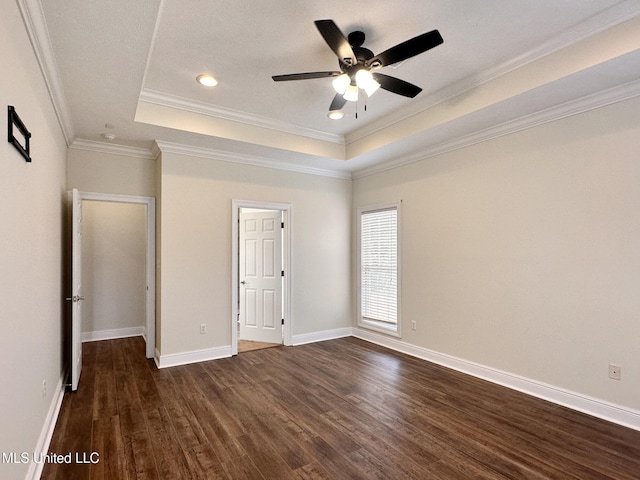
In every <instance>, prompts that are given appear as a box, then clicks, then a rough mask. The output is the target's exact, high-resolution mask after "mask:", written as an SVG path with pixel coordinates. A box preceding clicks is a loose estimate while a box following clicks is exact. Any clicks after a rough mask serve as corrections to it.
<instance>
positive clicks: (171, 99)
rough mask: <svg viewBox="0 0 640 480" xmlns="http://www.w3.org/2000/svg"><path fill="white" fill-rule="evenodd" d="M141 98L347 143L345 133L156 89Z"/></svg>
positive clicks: (192, 110)
mask: <svg viewBox="0 0 640 480" xmlns="http://www.w3.org/2000/svg"><path fill="white" fill-rule="evenodd" d="M140 100H142V101H144V102H147V103H151V104H154V105H161V106H163V107H169V108H177V109H179V110H185V111H187V112H193V113H198V114H201V115H207V116H210V117H216V118H220V119H223V120H229V121H232V122H238V123H243V124H246V125H252V126H255V127H262V128H268V129H271V130H276V131H281V132H285V133H288V134H294V135H300V136H302V137H308V138H313V139H316V140H321V141H323V142H329V143H335V144H338V145H342V146H344V145H345V138H344V136H343V135H335V134H332V133H327V132H321V131H319V130H315V129H312V128H306V127H301V126H299V125H293V124H291V123H287V122H282V121H279V120H274V119H272V118H267V117H262V116H259V115H252V114H249V113H245V112H239V111H237V110H233V109H230V108H223V107H219V106H215V105H211V104H208V103H204V102H197V101H194V100H189V99H186V98H183V97H179V96H176V95H169V94H166V93H162V92H157V91H154V90H148V89H143V90H142V92H140Z"/></svg>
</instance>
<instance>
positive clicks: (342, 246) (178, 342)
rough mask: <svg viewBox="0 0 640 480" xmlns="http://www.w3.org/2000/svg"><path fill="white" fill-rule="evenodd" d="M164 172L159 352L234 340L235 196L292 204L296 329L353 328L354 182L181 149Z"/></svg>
mask: <svg viewBox="0 0 640 480" xmlns="http://www.w3.org/2000/svg"><path fill="white" fill-rule="evenodd" d="M161 175H162V179H161V186H160V190H161V192H162V195H161V202H160V204H161V213H160V217H161V221H160V224H161V225H162V230H161V237H162V238H161V242H160V245H161V247H160V269H159V271H160V272H161V279H160V282H159V283H160V284H161V293H160V302H161V309H160V311H161V315H162V318H161V322H159V323H160V325H161V327H160V328H161V330H162V332H161V335H160V339H161V343H160V353H161V355H163V356H164V355H168V354H176V353H184V352H192V351H198V350H206V349H211V348H216V347H225V346H228V347H230V345H231V202H232V200H233V199H238V200H253V201H262V202H273V203H288V204H291V205H292V243H293V245H292V256H293V268H292V272H290V274H291V275H292V292H291V296H292V320H293V325H294V326H293V335H294V337H295V336H296V335H303V334H307V333H313V332H320V331H326V330H334V329H339V328H348V327H350V326H351V320H352V302H351V272H350V258H351V252H350V243H351V233H350V232H351V213H350V210H351V208H350V205H351V181H350V180H344V179H336V178H328V177H321V176H314V175H308V174H302V173H293V172H286V171H283V170H273V169H267V168H261V167H255V166H248V165H240V164H232V163H227V162H223V161H217V160H212V159H205V158H196V157H189V156H185V155H179V154H175V153H163V154H162V159H161ZM201 323H207V325H208V333H207V334H206V335H200V333H199V325H200V324H201Z"/></svg>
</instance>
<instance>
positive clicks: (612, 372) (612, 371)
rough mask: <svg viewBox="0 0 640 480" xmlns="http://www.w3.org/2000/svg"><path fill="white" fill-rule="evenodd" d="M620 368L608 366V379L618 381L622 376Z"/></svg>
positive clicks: (618, 366)
mask: <svg viewBox="0 0 640 480" xmlns="http://www.w3.org/2000/svg"><path fill="white" fill-rule="evenodd" d="M621 370H622V368H621V367H620V365H613V364H611V363H610V364H609V378H613V379H614V380H620V379H621V375H622V371H621Z"/></svg>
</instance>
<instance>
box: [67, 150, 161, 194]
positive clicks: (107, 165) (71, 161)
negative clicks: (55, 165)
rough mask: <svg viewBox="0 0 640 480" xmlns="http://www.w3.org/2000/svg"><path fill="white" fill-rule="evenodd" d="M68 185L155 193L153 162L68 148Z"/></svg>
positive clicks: (86, 189) (90, 189) (92, 189)
mask: <svg viewBox="0 0 640 480" xmlns="http://www.w3.org/2000/svg"><path fill="white" fill-rule="evenodd" d="M67 162H68V163H67V165H68V173H67V184H68V185H69V188H70V189H71V188H77V189H78V190H82V191H84V192H95V193H111V194H118V195H140V196H145V197H155V196H156V184H157V179H156V161H155V160H152V159H149V158H143V157H140V156H135V155H118V154H115V153H109V152H108V151H104V152H98V151H92V150H86V149H81V148H75V147H72V148H69V154H68V158H67Z"/></svg>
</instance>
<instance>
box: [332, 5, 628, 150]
mask: <svg viewBox="0 0 640 480" xmlns="http://www.w3.org/2000/svg"><path fill="white" fill-rule="evenodd" d="M638 15H640V0H626V1H623V2H621V3H619V4H617V5H614V6H613V7H611V8H608V9H607V10H604V11H603V12H601V13H599V14H598V15H595V16H593V17H590V18H588V19H586V20H585V21H584V22H581V23H579V24H577V25H574V26H573V27H571V28H569V29H567V30H564V31H563V32H562V33H561V34H559V35H557V36H555V37H554V38H552V39H550V40H549V41H547V42H545V43H543V44H541V45H538V46H537V47H535V48H534V49H532V50H529V51H528V52H525V53H523V54H522V55H519V56H517V57H515V58H511V59H509V60H507V61H505V62H503V63H500V64H498V65H494V66H493V67H491V68H488V69H486V70H483V71H481V72H478V73H477V74H474V75H472V76H470V77H466V78H463V79H461V80H460V81H458V82H455V83H452V84H451V85H448V86H446V87H445V88H442V89H440V90H438V91H436V92H434V93H433V94H431V95H429V96H427V97H425V98H424V99H421V100H420V101H417V102H414V103H412V104H409V105H408V106H407V107H406V108H403V109H401V110H399V111H397V112H394V113H391V114H389V115H387V117H386V118H385V119H383V120H380V121H377V122H373V123H371V124H369V125H367V126H364V127H362V128H360V129H358V130H355V131H353V132H350V133H348V134H347V135H346V136H345V138H346V144H347V145H349V144H351V143H354V142H357V141H359V140H362V139H363V138H366V137H368V136H371V135H375V134H377V133H379V132H380V131H382V130H384V129H385V128H388V127H390V126H391V125H394V124H396V123H399V122H401V121H403V120H406V119H408V118H410V117H412V116H414V115H417V114H419V113H422V112H425V111H427V110H429V109H430V108H433V107H435V106H436V105H440V104H442V103H445V102H447V101H450V100H452V99H454V98H455V97H458V96H460V95H464V94H466V93H467V92H470V91H472V90H473V89H475V88H478V87H479V86H481V85H484V84H487V83H489V82H491V81H493V80H495V79H497V78H500V77H501V76H503V75H506V74H508V73H510V72H513V71H515V70H518V69H519V68H522V67H524V66H525V65H528V64H530V63H533V62H536V61H538V60H541V59H543V58H544V57H546V56H549V55H551V54H553V53H555V52H558V51H560V50H563V49H565V48H567V47H570V46H571V45H575V44H577V43H579V42H580V41H583V40H585V39H587V38H589V37H591V36H593V35H597V34H598V33H601V32H603V31H605V30H608V29H610V28H613V27H615V26H617V25H620V24H622V23H624V22H626V21H628V20H630V19H632V18H635V17H637V16H638Z"/></svg>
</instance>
